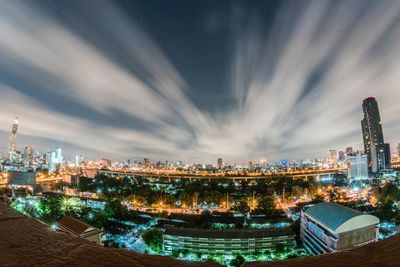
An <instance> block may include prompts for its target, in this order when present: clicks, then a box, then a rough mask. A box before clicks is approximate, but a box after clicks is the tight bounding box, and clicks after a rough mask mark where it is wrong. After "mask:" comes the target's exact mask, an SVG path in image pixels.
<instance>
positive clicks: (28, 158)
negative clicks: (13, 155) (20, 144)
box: [24, 146, 33, 168]
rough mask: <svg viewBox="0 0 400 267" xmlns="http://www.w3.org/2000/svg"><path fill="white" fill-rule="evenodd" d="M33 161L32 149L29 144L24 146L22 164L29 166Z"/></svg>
mask: <svg viewBox="0 0 400 267" xmlns="http://www.w3.org/2000/svg"><path fill="white" fill-rule="evenodd" d="M32 163H33V150H32V147H31V146H26V147H25V150H24V166H25V168H29V167H31V166H32Z"/></svg>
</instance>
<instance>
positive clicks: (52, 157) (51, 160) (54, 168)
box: [48, 148, 63, 172]
mask: <svg viewBox="0 0 400 267" xmlns="http://www.w3.org/2000/svg"><path fill="white" fill-rule="evenodd" d="M62 163H63V158H62V153H61V148H57V149H56V150H53V151H51V152H50V153H49V155H48V168H49V172H59V171H60V169H61V166H62Z"/></svg>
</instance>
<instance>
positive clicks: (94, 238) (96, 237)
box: [83, 233, 103, 245]
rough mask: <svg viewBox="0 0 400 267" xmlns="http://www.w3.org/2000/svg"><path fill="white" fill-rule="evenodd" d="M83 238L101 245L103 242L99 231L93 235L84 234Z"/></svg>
mask: <svg viewBox="0 0 400 267" xmlns="http://www.w3.org/2000/svg"><path fill="white" fill-rule="evenodd" d="M83 238H84V239H86V240H89V241H93V242H96V243H97V244H99V245H103V243H102V241H103V239H102V234H101V233H98V234H95V235H91V236H86V237H83Z"/></svg>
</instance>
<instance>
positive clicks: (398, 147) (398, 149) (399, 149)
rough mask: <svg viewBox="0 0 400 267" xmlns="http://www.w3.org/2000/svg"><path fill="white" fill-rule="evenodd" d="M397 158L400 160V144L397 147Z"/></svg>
mask: <svg viewBox="0 0 400 267" xmlns="http://www.w3.org/2000/svg"><path fill="white" fill-rule="evenodd" d="M397 157H399V158H400V143H399V144H398V145H397Z"/></svg>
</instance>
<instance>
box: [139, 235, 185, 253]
mask: <svg viewBox="0 0 400 267" xmlns="http://www.w3.org/2000/svg"><path fill="white" fill-rule="evenodd" d="M142 239H143V242H144V243H145V244H146V246H147V247H148V248H149V249H150V250H152V251H153V252H155V253H160V252H161V250H162V246H163V234H162V232H161V231H160V230H159V229H151V230H149V231H147V232H146V233H144V234H143V235H142ZM178 256H179V254H178Z"/></svg>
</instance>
